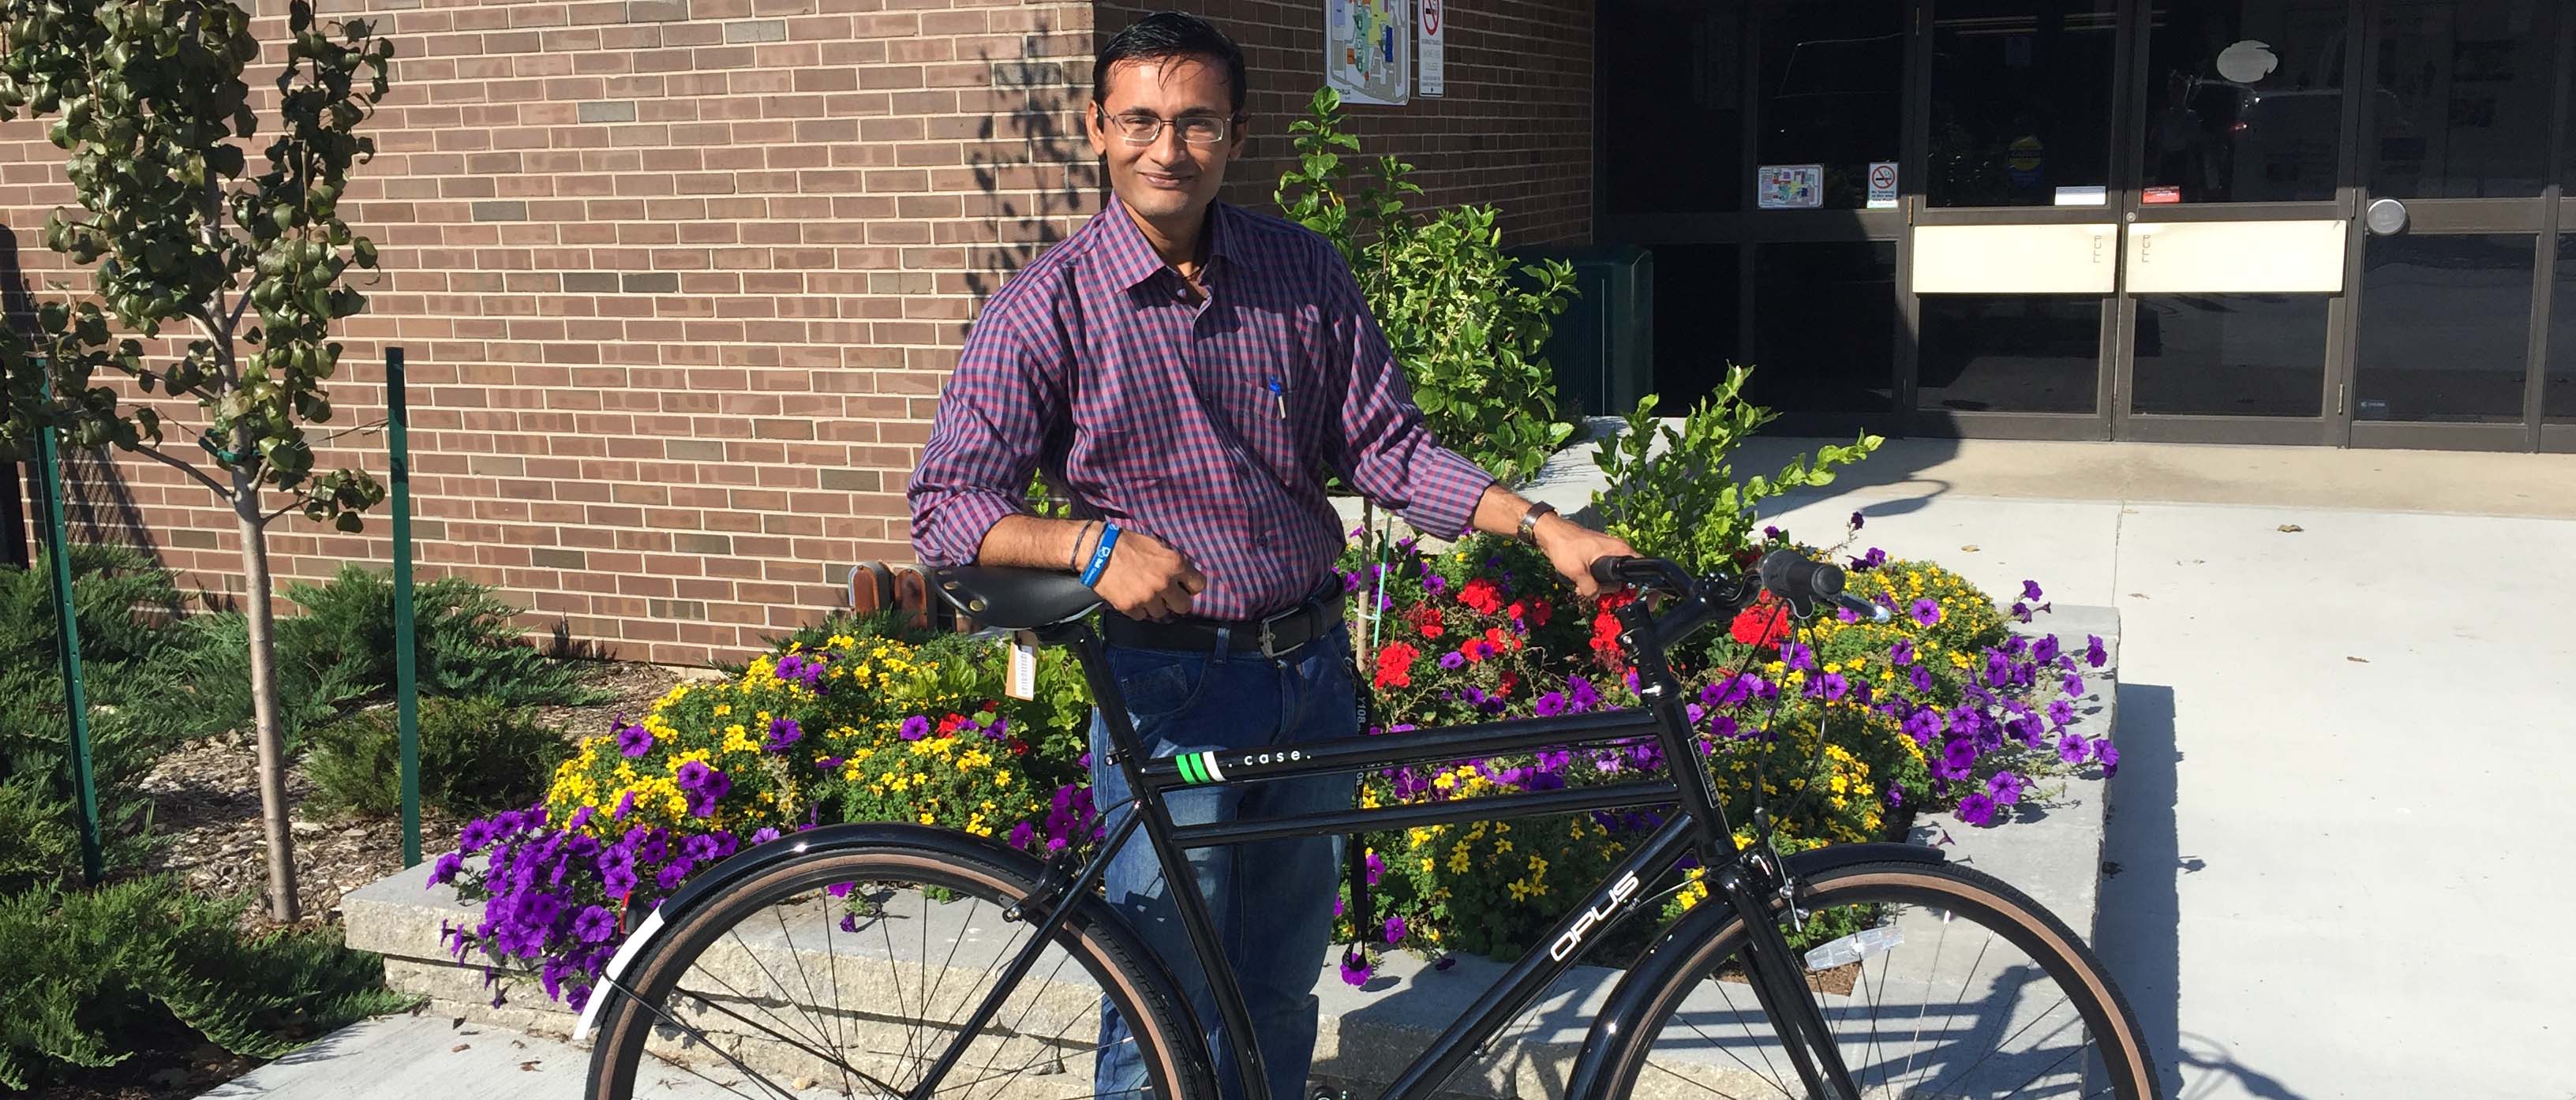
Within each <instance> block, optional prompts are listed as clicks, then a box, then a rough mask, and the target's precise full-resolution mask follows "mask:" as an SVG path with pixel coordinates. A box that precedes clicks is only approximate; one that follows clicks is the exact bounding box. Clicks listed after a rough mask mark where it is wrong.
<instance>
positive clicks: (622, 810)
mask: <svg viewBox="0 0 2576 1100" xmlns="http://www.w3.org/2000/svg"><path fill="white" fill-rule="evenodd" d="M634 812H635V792H634V791H632V790H629V791H627V792H626V793H624V794H621V795H618V796H617V808H616V809H614V810H610V811H609V812H608V819H609V820H610V821H624V820H626V815H628V814H631V813H634Z"/></svg>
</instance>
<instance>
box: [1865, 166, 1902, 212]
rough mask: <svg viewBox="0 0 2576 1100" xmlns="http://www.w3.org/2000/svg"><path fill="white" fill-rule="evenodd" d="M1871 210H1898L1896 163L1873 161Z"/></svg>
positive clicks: (1870, 183)
mask: <svg viewBox="0 0 2576 1100" xmlns="http://www.w3.org/2000/svg"><path fill="white" fill-rule="evenodd" d="M1869 208H1870V209H1872V210H1894V209H1896V162H1895V161H1892V160H1879V161H1871V162H1870V165H1869Z"/></svg>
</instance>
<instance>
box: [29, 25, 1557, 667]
mask: <svg viewBox="0 0 2576 1100" xmlns="http://www.w3.org/2000/svg"><path fill="white" fill-rule="evenodd" d="M1211 7H1212V9H1214V10H1212V11H1211V14H1215V15H1217V16H1218V17H1220V18H1222V19H1224V20H1225V21H1226V23H1227V25H1228V27H1229V29H1231V30H1234V31H1235V32H1237V33H1238V34H1239V35H1240V36H1241V37H1242V38H1243V39H1244V41H1245V42H1246V44H1247V46H1248V47H1249V48H1250V49H1251V50H1252V51H1253V57H1254V60H1255V63H1256V64H1257V65H1258V66H1259V68H1260V75H1259V76H1257V77H1256V78H1255V83H1256V85H1257V86H1258V87H1259V91H1258V93H1257V96H1256V99H1255V100H1254V107H1255V110H1257V111H1259V112H1261V114H1262V115H1263V120H1262V125H1263V126H1264V127H1265V129H1266V131H1267V133H1268V134H1269V137H1268V138H1267V139H1265V140H1266V144H1265V145H1264V147H1263V148H1262V157H1261V158H1259V159H1252V160H1248V161H1246V162H1244V163H1243V164H1241V165H1240V166H1239V167H1238V170H1237V171H1238V175H1237V176H1236V177H1235V181H1234V183H1233V184H1232V185H1231V193H1230V197H1231V198H1233V199H1234V200H1235V201H1238V202H1244V203H1247V204H1252V205H1267V204H1268V202H1269V196H1270V193H1271V191H1272V189H1273V187H1274V186H1275V183H1276V179H1277V174H1278V170H1279V165H1280V161H1279V160H1278V159H1277V158H1278V156H1279V155H1280V154H1282V153H1284V152H1285V149H1286V145H1285V139H1284V138H1282V137H1279V136H1278V135H1279V134H1280V133H1281V132H1282V131H1284V128H1285V125H1286V117H1287V115H1286V112H1288V111H1289V110H1291V109H1292V108H1294V107H1296V106H1299V105H1302V103H1303V101H1304V99H1305V97H1306V96H1307V95H1308V94H1310V93H1311V91H1312V88H1313V86H1314V78H1313V76H1312V74H1313V73H1315V72H1317V71H1319V69H1320V63H1319V62H1318V61H1317V60H1316V55H1318V54H1320V51H1321V16H1320V14H1318V13H1317V12H1316V10H1315V5H1313V4H1285V3H1230V4H1221V5H1213V6H1211ZM1480 9H1481V10H1480V11H1478V12H1476V13H1462V14H1461V15H1459V16H1457V17H1455V21H1454V26H1453V31H1452V33H1453V35H1454V36H1455V39H1454V41H1453V43H1452V45H1451V46H1450V56H1451V58H1452V60H1451V64H1450V74H1451V75H1450V85H1451V89H1452V96H1451V98H1450V99H1448V100H1447V101H1445V102H1439V101H1417V102H1416V104H1415V105H1414V106H1412V107H1409V108H1357V109H1354V111H1353V113H1354V115H1356V116H1358V118H1359V123H1358V127H1357V129H1358V132H1359V133H1360V134H1361V135H1362V137H1363V140H1365V141H1367V142H1368V145H1367V150H1368V151H1369V152H1371V153H1375V152H1378V151H1381V150H1383V151H1387V152H1397V153H1401V154H1402V155H1405V156H1407V157H1408V158H1409V159H1412V160H1414V161H1415V162H1416V163H1417V164H1419V165H1421V166H1422V168H1423V169H1424V174H1423V175H1422V176H1421V177H1420V178H1421V180H1422V182H1423V183H1425V184H1426V185H1427V186H1429V187H1431V188H1432V189H1433V190H1434V194H1433V195H1432V196H1431V197H1432V199H1433V200H1435V201H1442V202H1454V201H1461V200H1469V201H1480V202H1493V203H1496V204H1499V205H1501V206H1502V208H1503V210H1504V212H1505V215H1506V219H1505V225H1506V231H1507V233H1508V234H1509V235H1510V236H1509V238H1508V240H1510V241H1537V240H1546V239H1557V238H1572V239H1580V238H1581V237H1583V236H1584V235H1585V234H1586V233H1587V232H1588V212H1589V207H1590V196H1589V176H1588V171H1589V169H1588V167H1587V165H1588V152H1589V138H1588V136H1587V135H1588V126H1589V119H1590V110H1591V108H1590V84H1591V80H1590V69H1589V66H1590V53H1591V51H1590V45H1589V42H1590V23H1591V21H1590V16H1589V10H1588V5H1585V6H1583V8H1582V10H1580V11H1571V12H1570V11H1569V9H1568V8H1560V7H1559V6H1556V5H1548V4H1543V3H1511V4H1504V5H1500V6H1494V5H1483V6H1480ZM284 10H285V2H284V0H257V3H256V6H255V8H254V11H255V12H256V13H257V14H258V15H259V16H261V18H260V19H259V22H258V25H259V26H260V27H261V28H262V31H263V36H264V37H266V38H269V39H274V38H275V37H276V35H277V33H278V27H279V26H280V25H281V24H282V22H283V12H284ZM324 10H325V12H326V14H327V15H329V16H331V17H335V18H338V17H348V16H352V15H360V14H363V15H364V16H365V17H367V18H370V19H373V20H378V21H380V25H381V26H382V27H383V28H384V29H385V30H386V31H387V33H389V34H390V35H391V36H392V37H393V38H394V40H395V42H396V47H397V50H398V55H399V56H398V61H397V64H396V68H395V72H394V91H393V94H392V96H391V98H390V99H388V101H387V102H386V103H385V104H384V106H383V109H382V110H381V111H380V112H379V114H378V115H377V116H376V118H375V119H374V120H372V122H371V123H370V124H369V125H368V126H367V128H366V130H365V132H368V133H372V134H373V135H374V136H375V138H376V140H377V143H378V147H379V149H380V150H381V154H380V155H379V156H378V157H377V158H376V159H375V161H374V162H373V163H371V164H367V165H364V166H361V167H360V168H359V170H358V172H357V174H356V182H355V183H354V185H353V187H352V189H351V202H350V203H348V204H346V205H345V206H344V209H345V210H346V211H347V213H348V216H349V217H350V220H351V221H352V222H353V224H355V225H356V226H357V227H358V229H359V231H360V232H363V233H365V234H367V235H369V236H371V237H373V238H374V239H375V241H376V242H377V243H378V244H379V245H380V246H381V248H382V253H383V262H384V269H385V270H384V274H383V275H382V276H381V278H379V279H377V280H376V281H374V282H373V283H371V284H368V285H366V286H365V289H366V290H367V292H368V293H369V295H370V296H371V299H372V301H371V304H370V308H369V311H368V313H367V314H365V315H363V316H361V317H357V318H353V319H351V320H350V321H349V322H348V323H347V324H346V325H345V329H344V334H345V336H346V338H347V342H348V344H349V346H350V352H349V355H348V357H347V359H346V360H345V361H344V366H343V370H342V372H341V374H340V376H339V377H338V378H337V379H335V380H334V381H333V382H332V383H331V386H330V390H331V396H332V398H333V403H334V405H335V406H336V407H337V408H338V410H339V415H338V416H337V417H336V418H335V422H334V426H336V427H349V426H353V425H361V424H367V423H372V422H374V421H376V420H378V419H379V418H381V416H382V402H383V395H382V385H381V382H382V378H383V372H382V368H381V365H380V364H381V349H382V348H384V347H385V346H388V345H393V344H399V345H401V346H402V347H404V348H405V349H406V352H407V355H408V361H409V372H408V373H409V379H410V393H409V398H410V406H411V410H412V432H411V444H412V448H413V454H414V461H413V468H414V472H415V476H414V481H413V494H414V505H415V515H416V516H417V517H418V520H417V523H416V532H417V535H418V537H419V548H420V549H419V553H420V561H421V563H422V573H423V575H424V577H427V576H437V575H440V574H457V575H462V576H467V577H471V578H473V579H476V580H479V581H482V582H485V583H489V584H493V585H497V586H499V587H500V588H501V589H502V590H503V592H504V595H506V596H507V597H508V598H509V599H511V600H513V601H514V602H517V603H519V604H521V605H522V606H528V607H532V608H533V609H534V611H533V613H532V614H531V615H530V616H529V617H528V618H527V620H526V621H527V625H528V626H530V627H531V628H532V629H534V630H538V631H541V632H556V633H560V634H562V635H564V636H567V637H569V638H571V639H575V640H579V641H582V642H586V643H596V644H597V646H598V648H600V649H603V650H605V651H607V652H608V653H611V654H613V655H615V656H619V657H623V658H628V659H644V660H654V661H663V662H676V663H695V662H701V661H704V660H707V659H709V658H710V657H716V656H723V655H728V654H733V653H738V652H739V651H741V650H742V649H744V648H747V647H751V646H756V645H758V644H760V642H761V640H762V638H764V637H765V636H768V635H772V634H775V633H780V632H783V631H785V630H786V629H788V628H790V627H792V626H794V625H797V624H799V623H802V622H805V621H809V620H810V619H812V618H813V617H814V616H816V615H817V614H819V613H820V611H821V610H822V609H824V608H826V607H829V606H832V605H834V604H836V603H837V602H839V600H840V588H839V586H840V585H841V584H842V582H843V581H844V579H845V577H846V574H847V571H848V568H849V566H850V564H851V563H852V562H855V561H860V560H866V559H877V558H884V559H894V560H901V559H908V558H909V557H910V550H909V547H908V544H907V539H906V522H905V519H904V515H905V506H904V501H903V496H902V491H903V484H904V480H905V478H906V476H907V475H908V474H909V472H910V470H911V468H912V464H913V459H914V456H915V455H916V454H917V452H918V449H919V445H920V443H921V441H922V440H923V439H924V438H925V437H926V435H927V431H928V425H929V419H930V415H931V411H932V406H933V404H934V401H935V398H936V395H937V393H938V389H939V386H940V383H941V381H942V380H943V379H944V378H945V376H946V373H947V371H948V370H949V369H950V368H951V367H952V366H953V364H954V362H955V358H956V350H957V348H958V346H959V345H960V343H961V342H962V339H963V335H964V332H965V327H966V324H967V322H968V320H969V319H970V318H971V317H972V315H973V312H974V309H975V306H976V304H977V303H978V302H979V301H980V300H981V299H982V298H983V297H984V296H986V295H989V294H990V293H991V292H992V291H993V290H994V289H995V288H997V287H998V286H999V285H1000V283H1001V281H1002V280H1003V279H1004V278H1006V277H1007V275H1008V273H1009V272H1011V271H1014V270H1016V269H1017V268H1018V267H1019V266H1020V265H1022V264H1024V263H1026V262H1027V261H1028V259H1029V258H1031V257H1032V256H1034V255H1036V253H1037V252H1038V251H1040V250H1041V249H1043V248H1044V247H1046V245H1048V244H1049V243H1052V242H1053V241H1055V240H1058V239H1061V238H1062V237H1063V236H1064V235H1065V234H1066V233H1068V232H1070V230H1071V229H1072V228H1073V227H1074V226H1075V225H1077V224H1078V223H1079V221H1080V220H1081V219H1082V218H1083V217H1085V216H1087V215H1088V214H1089V213H1090V212H1092V211H1094V210H1096V209H1098V203H1099V199H1098V187H1099V181H1098V179H1097V169H1096V167H1095V166H1094V165H1093V164H1092V162H1091V158H1090V155H1089V152H1088V149H1087V148H1085V147H1084V146H1083V145H1082V143H1081V141H1080V140H1079V133H1080V131H1079V129H1078V123H1079V118H1080V115H1079V106H1080V104H1081V103H1082V102H1085V101H1087V98H1088V95H1089V81H1090V63H1089V62H1090V57H1091V54H1092V51H1093V50H1094V49H1095V47H1096V44H1097V37H1096V35H1097V34H1098V33H1100V32H1099V31H1098V30H1096V29H1095V28H1097V27H1106V28H1110V29H1114V28H1115V27H1116V26H1119V25H1123V23H1124V21H1125V20H1126V19H1127V18H1129V17H1130V16H1129V15H1128V14H1125V13H1120V12H1114V11H1106V10H1104V11H1099V12H1097V13H1095V10H1094V5H1093V4H1092V3H1089V2H1082V0H1069V2H1032V3H1018V2H1012V0H583V2H574V3H548V2H534V0H483V2H476V0H448V2H440V0H336V2H335V0H326V2H325V4H324ZM1542 42H1544V43H1549V44H1550V45H1549V46H1548V47H1547V48H1546V49H1544V50H1542V49H1541V48H1540V46H1539V44H1540V43H1542ZM1513 51H1521V52H1522V54H1523V55H1522V56H1515V55H1514V53H1513ZM274 58H275V51H272V56H271V59H269V60H265V61H262V62H259V63H255V64H254V66H253V67H252V70H251V72H250V73H249V79H250V82H251V86H252V88H253V89H254V92H255V94H263V93H264V94H265V97H267V98H273V91H271V90H270V89H271V86H270V80H271V78H272V77H273V76H274V73H275V60H274ZM1507 96H1508V97H1512V99H1513V102H1512V103H1507V102H1506V97H1507ZM259 140H260V141H261V142H262V143H263V144H264V141H265V138H264V137H263V138H261V139H259ZM61 156H62V153H61V151H60V150H57V149H55V148H53V147H52V146H51V145H49V144H47V143H45V141H44V140H43V137H42V130H41V128H40V126H39V125H38V124H34V123H30V122H28V121H26V120H20V121H17V122H13V123H8V124H5V125H0V216H5V217H6V218H7V220H8V224H9V226H10V227H11V228H12V229H13V230H14V231H15V233H14V243H15V247H16V249H17V251H16V254H15V256H14V257H0V261H7V260H12V259H14V261H15V266H16V267H17V274H18V277H19V282H20V283H21V284H22V285H23V286H25V287H26V288H28V289H29V290H30V291H31V292H33V293H34V294H36V295H38V296H45V295H59V294H62V293H66V292H68V291H69V290H71V289H76V288H78V287H80V286H85V285H86V278H85V276H83V275H82V274H80V273H78V272H75V271H70V270H67V269H66V264H65V263H64V261H62V260H61V258H60V257H57V256H55V255H53V254H52V253H51V252H49V251H47V250H46V249H44V247H43V245H42V242H41V233H40V229H41V226H42V223H43V219H44V213H45V211H47V210H49V209H51V208H52V207H54V206H56V205H60V204H65V203H68V202H69V201H70V199H71V196H70V191H69V188H68V186H67V185H65V184H64V183H63V177H62V170H61V165H60V158H61ZM1504 165H1508V166H1510V167H1509V169H1508V170H1497V167H1496V166H1504ZM20 301H21V303H23V299H21V300H20ZM161 408H162V410H163V412H164V416H165V419H166V420H168V421H169V422H172V423H176V424H189V423H194V422H196V413H195V411H194V410H193V408H190V407H173V406H170V405H168V404H163V405H162V406H161ZM172 440H173V442H174V443H177V444H178V445H179V447H178V448H177V449H179V450H181V451H182V452H183V453H186V454H192V455H193V454H195V452H194V451H193V449H189V448H188V447H187V439H186V437H185V436H184V435H182V434H180V433H177V432H174V433H173V434H172ZM383 445H384V444H383V439H382V437H381V435H380V434H375V433H366V432H361V433H356V434H352V435H349V436H346V437H343V438H342V439H340V440H338V441H337V442H336V443H335V444H334V445H333V446H331V447H328V448H325V449H324V451H323V454H322V455H321V462H322V463H323V464H325V465H355V466H358V467H360V468H363V469H367V470H370V471H372V472H375V473H376V474H378V475H379V476H380V477H381V476H383V475H384V474H385V471H386V470H387V465H388V464H387V462H386V458H385V454H384V450H383ZM73 466H74V470H73V476H74V487H73V505H74V507H73V509H72V515H73V519H74V521H75V525H76V531H75V538H76V539H88V540H93V541H114V542H123V543H128V544H132V545H140V546H145V547H148V548H151V549H152V550H154V551H155V552H157V553H158V554H160V555H161V557H162V558H163V560H164V561H165V562H167V563H168V564H169V565H171V566H172V567H173V568H174V569H177V570H179V571H181V573H182V585H183V587H191V588H197V589H202V590H206V591H209V592H215V593H226V592H238V591H239V589H240V581H239V575H238V561H239V556H238V555H239V550H238V542H237V539H236V535H235V529H234V525H233V520H232V518H231V516H230V515H229V513H227V512H224V511H221V510H219V509H217V508H215V507H214V506H213V503H212V501H211V499H210V498H209V497H208V496H207V495H206V494H205V493H204V492H203V491H202V490H199V489H196V488H194V487H192V486H191V485H189V484H188V483H186V482H184V481H182V480H181V479H180V477H179V476H178V475H177V474H176V473H174V472H172V471H169V470H167V469H165V468H163V467H161V466H159V465H157V464H154V463H151V462H148V461H145V460H141V459H137V458H134V457H131V456H124V457H117V456H105V457H102V456H96V455H89V456H74V460H73ZM384 526H385V524H384V518H383V516H382V515H381V514H379V515H378V516H377V517H376V518H375V519H373V520H371V523H370V530H369V532H368V533H366V534H365V535H360V536H344V535H337V534H334V533H331V532H329V531H327V530H323V529H320V528H317V527H315V526H314V525H311V524H307V523H305V522H304V521H302V520H300V519H287V520H281V521H279V522H278V523H277V524H276V525H275V526H274V527H272V529H271V530H272V532H273V534H272V536H271V539H270V544H271V553H272V555H273V561H272V567H273V568H274V570H275V571H276V573H277V575H278V576H279V578H280V583H281V586H283V584H284V583H286V582H288V581H290V580H293V579H298V578H304V579H312V578H320V577H326V576H328V575H330V574H331V573H332V572H334V571H336V570H337V569H338V568H339V566H340V564H341V563H343V562H347V561H357V562H362V563H367V564H371V565H374V566H376V567H379V568H382V567H384V566H386V565H387V564H389V563H390V561H391V551H390V543H389V541H388V540H387V539H386V538H385V537H384Z"/></svg>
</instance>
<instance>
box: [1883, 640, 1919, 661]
mask: <svg viewBox="0 0 2576 1100" xmlns="http://www.w3.org/2000/svg"><path fill="white" fill-rule="evenodd" d="M1887 659H1888V661H1889V662H1890V663H1893V664H1900V665H1910V664H1913V663H1914V639H1912V638H1898V639H1897V640H1896V644H1895V645H1891V646H1889V647H1887Z"/></svg>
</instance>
